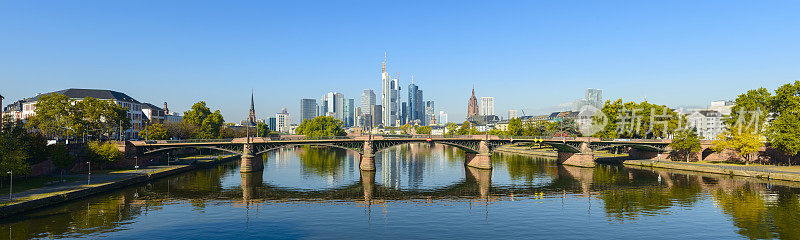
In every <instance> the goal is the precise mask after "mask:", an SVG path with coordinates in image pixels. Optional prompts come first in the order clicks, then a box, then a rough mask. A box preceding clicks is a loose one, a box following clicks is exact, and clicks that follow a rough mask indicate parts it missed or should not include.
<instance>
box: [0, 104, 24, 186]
mask: <svg viewBox="0 0 800 240" xmlns="http://www.w3.org/2000/svg"><path fill="white" fill-rule="evenodd" d="M25 134H28V132H27V131H25V129H24V128H23V127H22V126H21V123H20V122H14V121H10V120H9V119H6V118H3V128H2V129H0V175H2V176H7V172H9V171H13V172H14V173H16V174H19V175H24V174H28V173H30V171H31V167H30V165H29V164H28V158H30V157H31V155H30V153H29V152H28V149H26V147H25V144H24V142H23V141H24V139H23V138H24V136H23V135H25Z"/></svg>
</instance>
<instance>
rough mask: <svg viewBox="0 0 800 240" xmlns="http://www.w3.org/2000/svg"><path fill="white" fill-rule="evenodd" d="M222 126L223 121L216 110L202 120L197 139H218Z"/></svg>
mask: <svg viewBox="0 0 800 240" xmlns="http://www.w3.org/2000/svg"><path fill="white" fill-rule="evenodd" d="M223 124H225V119H224V118H222V114H221V113H220V112H219V110H216V111H214V113H212V114H209V115H208V116H207V117H206V118H205V119H203V124H202V125H201V126H200V129H199V130H200V131H199V132H200V133H199V135H198V136H197V137H198V138H205V139H212V138H218V137H219V136H220V130H221V129H222V125H223Z"/></svg>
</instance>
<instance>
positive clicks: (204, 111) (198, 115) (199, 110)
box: [183, 101, 211, 126]
mask: <svg viewBox="0 0 800 240" xmlns="http://www.w3.org/2000/svg"><path fill="white" fill-rule="evenodd" d="M208 115H211V109H209V108H208V107H206V102H204V101H200V102H197V103H195V104H194V105H192V109H190V110H189V111H186V112H184V113H183V121H184V122H186V123H188V124H191V125H194V126H200V125H202V124H203V121H204V120H205V119H206V117H208Z"/></svg>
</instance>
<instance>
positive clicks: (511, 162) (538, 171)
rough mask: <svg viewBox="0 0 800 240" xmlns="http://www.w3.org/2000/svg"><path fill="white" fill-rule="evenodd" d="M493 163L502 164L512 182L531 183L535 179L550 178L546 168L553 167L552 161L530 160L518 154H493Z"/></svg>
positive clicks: (530, 158)
mask: <svg viewBox="0 0 800 240" xmlns="http://www.w3.org/2000/svg"><path fill="white" fill-rule="evenodd" d="M492 157H493V158H494V159H495V162H498V161H500V162H502V163H503V164H504V165H505V167H506V170H508V175H509V177H511V179H512V180H514V181H520V180H522V181H525V182H531V181H533V180H534V179H537V178H543V177H550V175H548V174H547V168H548V167H550V166H553V165H554V164H555V163H553V161H548V160H546V159H543V158H532V157H528V156H523V155H519V154H495V155H493V156H492Z"/></svg>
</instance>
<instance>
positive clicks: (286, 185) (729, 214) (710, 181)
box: [0, 144, 800, 239]
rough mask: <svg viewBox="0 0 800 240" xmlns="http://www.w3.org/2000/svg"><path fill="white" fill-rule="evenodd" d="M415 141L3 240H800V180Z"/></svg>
mask: <svg viewBox="0 0 800 240" xmlns="http://www.w3.org/2000/svg"><path fill="white" fill-rule="evenodd" d="M463 159H464V156H463V152H461V150H458V149H456V148H452V147H447V146H440V145H433V146H431V145H428V144H415V145H405V146H398V147H394V148H392V149H389V150H386V151H383V152H380V153H378V154H377V155H376V157H375V165H376V169H377V171H373V172H362V171H360V170H359V167H358V166H359V164H358V155H357V154H354V153H351V152H348V151H346V150H341V149H329V148H316V147H296V148H291V149H282V150H277V151H274V152H270V153H269V154H268V156H267V158H266V160H265V169H264V171H263V172H256V173H250V174H240V173H239V168H238V162H237V161H234V162H230V163H225V164H221V165H217V166H214V167H211V168H206V169H200V170H196V171H192V172H187V173H183V174H179V175H174V176H171V177H167V178H163V179H159V180H156V181H153V182H151V183H147V184H141V185H136V186H132V187H128V188H125V189H120V190H117V191H113V192H109V193H105V194H101V195H96V196H93V197H90V198H86V199H82V200H78V201H73V202H69V203H65V204H61V205H57V206H54V207H50V208H45V209H41V210H37V211H32V212H28V213H26V214H22V215H19V216H15V217H10V218H8V219H2V220H0V238H6V237H8V238H9V239H29V238H44V239H50V238H53V239H60V238H89V239H95V238H103V237H108V238H111V239H209V238H212V239H298V238H302V239H369V238H390V239H400V238H402V239H418V238H447V239H449V238H463V239H478V238H480V239H486V238H491V239H508V238H512V239H523V238H524V239H676V238H682V239H701V238H711V239H737V238H741V239H769V238H782V239H800V228H798V227H797V226H798V224H800V199H798V196H799V194H800V189H799V188H797V187H798V186H800V184H795V183H789V182H768V181H765V180H759V179H745V178H738V177H730V176H722V175H711V174H701V173H686V172H675V171H667V170H653V169H643V168H642V169H640V168H631V167H624V166H609V165H599V166H598V167H596V168H579V167H569V166H558V165H556V164H555V162H554V161H552V160H549V159H544V158H534V157H527V156H520V155H513V154H495V155H494V156H493V157H492V159H493V160H492V161H493V166H494V168H493V169H492V170H478V169H474V168H469V167H465V166H464V162H463V161H464V160H463Z"/></svg>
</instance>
